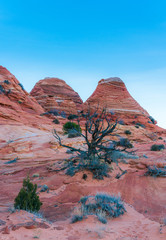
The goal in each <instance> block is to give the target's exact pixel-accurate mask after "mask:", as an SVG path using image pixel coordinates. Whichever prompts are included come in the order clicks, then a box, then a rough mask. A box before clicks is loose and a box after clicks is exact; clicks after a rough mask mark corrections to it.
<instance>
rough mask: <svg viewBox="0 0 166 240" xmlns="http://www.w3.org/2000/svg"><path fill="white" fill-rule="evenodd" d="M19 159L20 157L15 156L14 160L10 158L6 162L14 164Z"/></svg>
mask: <svg viewBox="0 0 166 240" xmlns="http://www.w3.org/2000/svg"><path fill="white" fill-rule="evenodd" d="M17 160H18V157H16V158H14V159H13V160H10V161H8V162H6V163H5V164H12V163H16V162H17Z"/></svg>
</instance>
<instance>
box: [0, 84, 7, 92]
mask: <svg viewBox="0 0 166 240" xmlns="http://www.w3.org/2000/svg"><path fill="white" fill-rule="evenodd" d="M5 92H6V91H5V89H4V87H3V86H2V85H0V94H1V93H5Z"/></svg>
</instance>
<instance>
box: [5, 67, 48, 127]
mask: <svg viewBox="0 0 166 240" xmlns="http://www.w3.org/2000/svg"><path fill="white" fill-rule="evenodd" d="M43 112H44V110H43V108H42V107H41V106H40V105H39V104H38V102H37V101H36V99H35V98H33V97H32V96H30V95H29V94H28V93H27V92H26V91H25V90H24V88H23V86H22V85H21V84H20V83H19V81H18V80H17V79H16V78H15V76H14V75H12V74H11V73H10V72H9V71H8V70H7V69H6V68H4V67H2V66H0V123H10V122H13V121H17V122H19V123H23V124H30V125H34V124H37V123H39V122H43V121H44V119H45V118H44V117H41V116H40V114H41V113H43ZM45 121H46V120H45ZM47 121H48V120H47Z"/></svg>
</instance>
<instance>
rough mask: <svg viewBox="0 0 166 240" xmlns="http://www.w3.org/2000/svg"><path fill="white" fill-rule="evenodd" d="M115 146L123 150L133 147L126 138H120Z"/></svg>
mask: <svg viewBox="0 0 166 240" xmlns="http://www.w3.org/2000/svg"><path fill="white" fill-rule="evenodd" d="M117 146H121V147H124V148H133V145H132V144H131V143H130V141H129V139H128V138H120V140H119V142H117Z"/></svg>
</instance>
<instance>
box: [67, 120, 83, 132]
mask: <svg viewBox="0 0 166 240" xmlns="http://www.w3.org/2000/svg"><path fill="white" fill-rule="evenodd" d="M74 130H75V131H74ZM63 131H64V133H65V134H69V133H70V132H71V131H73V133H74V132H75V133H81V127H80V126H79V125H78V124H76V123H74V122H66V123H65V124H64V125H63Z"/></svg>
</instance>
